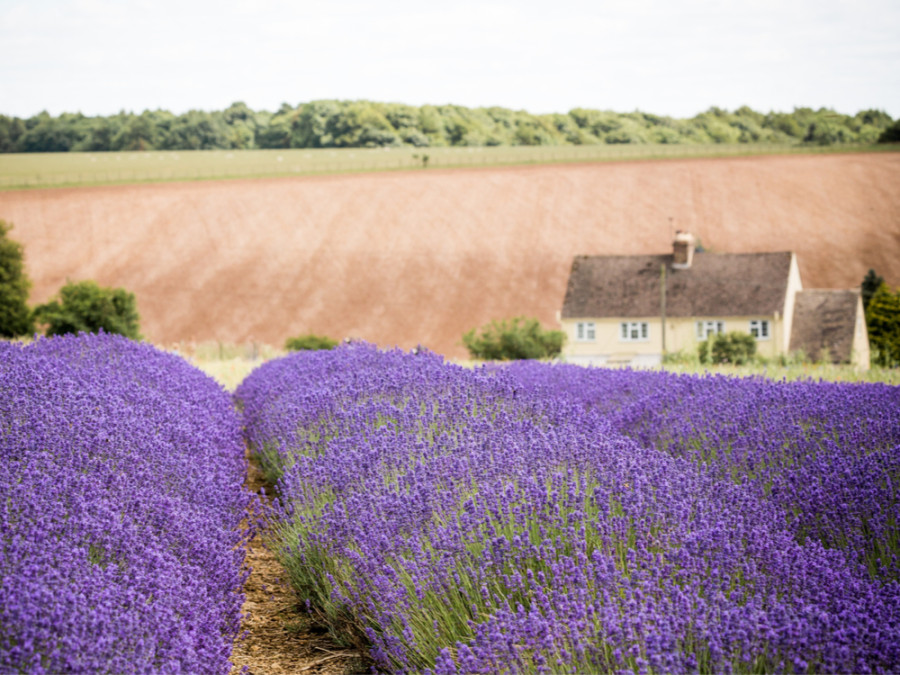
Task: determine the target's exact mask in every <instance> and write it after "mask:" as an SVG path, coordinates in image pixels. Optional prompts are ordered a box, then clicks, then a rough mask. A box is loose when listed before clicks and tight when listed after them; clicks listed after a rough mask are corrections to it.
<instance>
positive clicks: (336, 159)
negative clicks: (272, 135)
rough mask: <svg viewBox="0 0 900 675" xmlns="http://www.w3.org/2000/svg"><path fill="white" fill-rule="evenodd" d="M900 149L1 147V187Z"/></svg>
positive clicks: (751, 146)
mask: <svg viewBox="0 0 900 675" xmlns="http://www.w3.org/2000/svg"><path fill="white" fill-rule="evenodd" d="M897 150H898V147H897V146H895V145H887V146H886V145H880V146H879V145H840V146H824V147H819V146H814V147H810V146H799V145H769V144H743V143H741V144H729V145H726V144H722V145H569V146H515V147H452V148H418V149H417V148H380V149H359V148H351V149H338V150H335V149H317V150H302V149H301V150H293V149H288V150H194V151H189V150H187V151H186V150H178V151H171V152H169V151H165V152H157V151H148V152H103V153H98V152H59V153H27V154H0V190H19V189H23V188H46V187H73V186H83V185H109V184H127V183H153V182H171V181H194V180H221V179H224V178H263V177H277V176H304V175H315V174H337V173H356V172H369V171H398V170H411V169H418V170H423V169H427V168H461V167H479V166H515V165H525V164H554V163H577V162H602V161H616V160H635V159H660V158H672V159H675V158H685V157H737V156H746V155H776V154H819V153H836V152H843V153H845V152H876V151H894V152H896V151H897ZM425 157H427V158H428V159H427V167H426V166H425V164H426V161H425Z"/></svg>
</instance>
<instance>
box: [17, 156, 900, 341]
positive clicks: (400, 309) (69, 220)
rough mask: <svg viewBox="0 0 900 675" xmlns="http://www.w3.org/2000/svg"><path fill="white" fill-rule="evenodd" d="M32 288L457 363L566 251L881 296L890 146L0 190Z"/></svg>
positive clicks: (899, 204) (521, 306) (166, 322)
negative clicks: (480, 331)
mask: <svg viewBox="0 0 900 675" xmlns="http://www.w3.org/2000/svg"><path fill="white" fill-rule="evenodd" d="M0 218H3V219H5V220H7V221H11V222H13V223H14V224H15V230H14V231H13V233H12V236H13V238H15V239H17V240H19V241H21V242H22V243H23V244H24V245H25V249H26V263H27V267H28V273H29V275H30V276H31V279H32V281H33V282H34V289H33V292H32V301H34V302H40V301H44V300H45V299H47V298H48V297H49V296H51V295H52V294H53V293H54V292H55V291H56V290H57V289H58V288H59V287H60V286H61V285H62V284H63V283H65V281H66V279H67V278H69V279H72V280H79V279H85V278H92V279H95V280H97V281H98V282H99V283H100V284H102V285H109V286H124V287H126V288H128V289H129V290H131V291H134V292H135V293H136V295H137V298H138V308H139V311H140V313H141V318H142V329H143V332H144V334H145V335H146V337H147V338H148V339H150V340H152V341H153V342H156V343H162V344H166V343H172V342H176V341H180V340H195V341H205V340H222V341H228V342H243V341H251V340H255V341H259V342H266V343H270V344H281V343H282V342H283V341H284V339H285V338H286V337H288V336H290V335H297V334H300V333H305V332H315V333H324V334H327V335H331V336H334V337H345V336H353V337H358V338H363V339H366V340H369V341H372V342H375V343H377V344H379V345H381V346H392V345H399V346H401V347H404V348H409V347H412V346H414V345H416V344H417V343H421V344H423V345H426V346H428V347H430V348H432V349H434V350H435V351H438V352H440V353H443V354H447V355H449V356H463V355H464V354H465V350H464V349H463V348H462V346H461V344H460V337H461V335H462V334H463V332H465V331H466V330H468V329H469V328H472V327H475V326H479V325H481V324H483V323H485V322H487V321H489V320H490V319H492V318H501V317H511V316H515V315H519V314H526V315H534V316H537V317H539V318H540V319H541V320H542V321H543V322H544V323H545V324H547V325H555V315H556V311H557V310H558V309H559V308H560V305H561V303H562V299H563V294H564V292H565V286H566V280H567V276H568V272H569V266H570V264H571V261H572V256H574V255H577V254H633V253H662V252H667V251H668V250H670V245H671V239H672V233H673V230H674V229H675V228H678V229H686V230H690V231H691V232H693V233H695V234H697V235H698V236H699V237H700V238H701V240H702V242H703V244H704V246H706V247H707V248H710V249H713V250H716V251H723V252H724V251H729V252H741V251H771V250H793V251H795V252H796V253H797V255H798V258H799V262H800V272H801V275H802V278H803V283H804V286H805V287H808V288H813V287H822V288H826V287H851V286H858V285H859V283H860V281H861V280H862V277H863V276H864V275H865V273H866V271H867V270H868V269H869V268H870V267H873V268H875V270H876V271H878V272H879V273H880V274H881V275H882V276H884V277H885V278H886V279H887V281H888V283H890V284H891V285H894V286H896V285H898V284H900V153H878V154H857V155H824V156H804V155H799V156H797V155H794V156H777V157H753V158H729V159H685V160H665V161H633V162H619V163H601V164H589V165H588V164H586V165H555V166H537V167H518V168H499V169H496V168H492V169H461V170H442V171H431V170H420V171H410V172H397V173H376V174H354V175H343V176H325V177H307V178H279V179H264V180H235V181H222V182H201V183H173V184H146V185H136V186H115V187H91V188H74V189H51V190H39V191H19V192H4V193H0Z"/></svg>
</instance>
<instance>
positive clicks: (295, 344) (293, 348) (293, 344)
mask: <svg viewBox="0 0 900 675" xmlns="http://www.w3.org/2000/svg"><path fill="white" fill-rule="evenodd" d="M337 343H338V342H337V340H333V339H331V338H330V337H327V336H325V335H313V334H312V333H310V334H308V335H298V336H297V337H292V338H288V339H287V342H285V343H284V348H285V349H287V350H288V351H289V352H299V351H303V350H311V351H316V350H319V349H334V348H335V347H337Z"/></svg>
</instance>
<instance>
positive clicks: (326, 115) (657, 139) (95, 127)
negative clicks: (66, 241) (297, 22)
mask: <svg viewBox="0 0 900 675" xmlns="http://www.w3.org/2000/svg"><path fill="white" fill-rule="evenodd" d="M876 142H900V120H897V121H896V122H895V121H894V120H893V119H892V118H891V116H890V115H888V114H887V113H885V112H883V111H880V110H862V111H860V112H858V113H856V114H855V115H845V114H842V113H838V112H835V111H834V110H831V109H828V108H820V109H818V110H813V109H812V108H795V109H794V111H793V112H790V113H782V112H769V113H760V112H756V111H755V110H752V109H751V108H749V107H746V106H744V107H741V108H738V109H737V110H734V111H728V110H723V109H721V108H716V107H713V108H710V109H709V110H707V111H705V112H702V113H700V114H699V115H695V116H694V117H691V118H689V119H676V118H672V117H666V116H662V115H653V114H650V113H643V112H637V111H635V112H630V113H617V112H612V111H608V110H591V109H586V108H576V109H574V110H571V111H569V112H568V113H554V114H547V115H533V114H530V113H528V112H525V111H521V110H510V109H508V108H499V107H492V108H467V107H464V106H458V105H437V106H435V105H423V106H418V107H417V106H411V105H403V104H399V103H378V102H372V101H312V102H309V103H300V104H299V105H297V106H291V105H289V104H287V103H285V104H283V105H282V106H281V108H279V109H278V110H277V111H275V112H267V111H254V110H251V109H250V108H249V107H248V106H247V105H246V104H244V103H241V102H238V103H233V104H232V105H231V106H229V107H228V108H227V109H225V110H221V111H213V112H206V111H202V110H191V111H189V112H186V113H183V114H181V115H175V114H173V113H171V112H168V111H166V110H145V111H144V112H142V113H139V114H138V113H133V112H125V111H122V112H119V113H118V114H115V115H109V116H105V117H104V116H97V117H88V116H86V115H82V114H81V113H63V114H61V115H59V116H56V117H54V116H52V115H50V114H49V113H47V112H41V113H39V114H37V115H34V116H32V117H28V118H24V119H23V118H19V117H9V116H6V115H0V152H4V153H11V152H104V151H134V150H216V149H235V150H241V149H252V148H376V147H400V146H406V147H445V146H498V145H499V146H513V145H595V144H601V143H642V144H646V143H682V144H684V143H690V144H713V143H785V144H810V145H834V144H842V143H876Z"/></svg>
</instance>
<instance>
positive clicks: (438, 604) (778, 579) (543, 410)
mask: <svg viewBox="0 0 900 675" xmlns="http://www.w3.org/2000/svg"><path fill="white" fill-rule="evenodd" d="M636 386H637V385H636ZM236 396H237V398H238V400H239V401H240V402H241V403H242V405H243V407H244V413H245V424H246V430H247V435H248V440H249V442H250V443H251V447H252V449H253V450H254V452H255V453H256V454H257V456H258V458H259V459H260V461H261V462H262V463H263V465H264V467H265V468H266V469H267V470H268V471H269V473H270V475H271V476H272V477H273V478H275V479H277V490H278V495H279V500H278V502H277V503H276V507H275V509H274V511H273V513H272V515H271V518H272V523H271V529H270V531H269V535H268V536H269V538H270V543H271V544H272V545H273V546H274V547H275V548H276V550H277V552H278V553H279V555H280V556H281V558H282V560H283V562H284V563H285V564H286V566H287V567H288V569H289V572H290V574H291V578H292V581H293V583H294V584H295V585H296V587H297V588H298V590H299V591H300V592H301V593H302V594H303V595H304V596H306V597H308V598H309V599H310V607H311V608H312V609H313V610H314V611H317V612H319V615H320V616H321V617H322V618H323V619H324V620H325V621H327V622H328V623H329V624H330V625H331V626H332V627H333V628H335V630H336V631H338V632H342V633H343V634H347V633H348V632H349V633H350V634H351V635H355V636H356V639H357V640H358V641H359V642H360V643H362V642H365V644H366V645H368V649H369V653H370V655H371V656H372V658H373V660H374V662H375V664H376V665H377V666H379V667H381V668H385V669H388V670H393V671H425V672H435V673H456V672H465V673H474V672H484V673H496V672H572V671H588V672H595V671H603V672H607V671H616V670H621V669H626V670H634V671H641V672H643V671H648V670H655V671H665V672H670V671H673V672H685V671H704V672H727V671H731V670H738V671H741V672H751V671H752V672H769V671H772V672H807V671H888V670H894V669H896V668H898V667H900V639H898V638H900V590H898V587H897V585H896V583H893V582H890V581H887V582H885V581H883V580H873V579H872V578H871V577H870V576H869V575H868V574H864V573H861V572H860V569H861V568H860V566H859V565H856V564H854V563H851V562H850V561H848V558H847V557H846V556H845V555H844V554H843V553H842V552H841V551H839V550H835V549H828V548H826V547H825V546H824V545H823V544H822V542H821V541H819V539H817V538H814V537H807V538H806V539H804V540H803V541H799V540H798V538H797V536H796V532H795V531H794V530H792V529H791V528H790V527H789V526H788V524H786V523H785V518H784V514H783V512H782V509H781V508H780V507H779V506H778V505H776V504H773V502H772V501H771V500H770V499H768V498H767V497H766V495H765V494H764V493H763V492H762V491H760V490H758V489H755V487H754V486H753V485H752V484H748V483H747V482H746V481H737V482H735V481H733V480H732V479H731V477H730V476H727V477H722V476H720V475H718V474H717V473H716V472H714V471H709V470H707V468H706V467H705V465H702V463H698V462H694V461H691V460H690V459H689V458H685V457H674V456H671V455H669V454H667V453H663V452H660V451H659V450H657V449H655V448H653V447H647V446H646V445H645V444H642V443H638V442H636V441H635V440H634V439H629V438H627V437H626V436H624V435H623V434H622V433H620V432H619V431H618V430H617V428H616V427H615V426H614V425H613V423H611V422H610V421H609V420H607V419H606V418H605V416H604V415H603V414H601V413H600V412H598V411H597V410H596V409H595V408H594V406H585V405H584V404H583V403H581V402H578V401H572V400H571V399H570V398H569V397H567V396H557V395H550V394H549V391H548V389H547V388H546V387H540V386H537V385H535V386H527V387H526V386H523V385H522V384H521V383H520V382H519V380H517V379H516V378H515V377H513V375H512V374H510V373H507V372H499V373H490V372H487V371H483V370H482V371H474V372H473V371H467V370H464V369H462V368H457V367H453V366H449V365H445V364H444V363H443V362H442V361H441V360H440V359H439V358H437V357H435V356H432V355H429V354H427V353H426V354H403V353H400V352H387V353H384V352H379V351H377V350H375V349H374V348H371V347H368V346H365V345H351V346H344V347H341V348H339V349H336V350H334V351H331V352H318V353H306V354H297V355H293V356H290V357H286V358H283V359H279V360H277V361H272V362H269V363H268V364H265V365H264V366H262V367H261V368H259V369H258V370H257V371H255V372H254V373H253V374H251V375H250V376H249V377H248V378H247V380H245V382H244V383H243V384H242V385H241V387H240V388H239V389H238V391H237V392H236Z"/></svg>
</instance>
